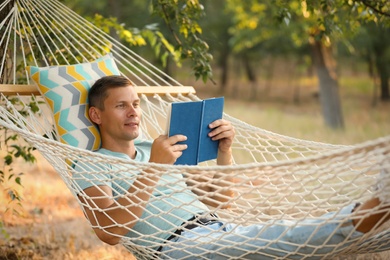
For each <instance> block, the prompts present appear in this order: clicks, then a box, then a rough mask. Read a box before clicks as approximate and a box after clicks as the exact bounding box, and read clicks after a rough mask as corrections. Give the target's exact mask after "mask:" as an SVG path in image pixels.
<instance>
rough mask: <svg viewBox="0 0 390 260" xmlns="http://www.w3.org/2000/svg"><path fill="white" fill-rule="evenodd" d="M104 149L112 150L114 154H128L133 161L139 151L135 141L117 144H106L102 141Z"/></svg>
mask: <svg viewBox="0 0 390 260" xmlns="http://www.w3.org/2000/svg"><path fill="white" fill-rule="evenodd" d="M102 143H103V144H102V148H104V149H106V150H110V151H112V152H117V153H124V154H127V155H128V156H129V157H130V158H131V159H134V158H135V156H136V154H137V151H136V149H135V146H134V141H128V142H127V143H125V142H122V143H117V142H104V141H103V140H102Z"/></svg>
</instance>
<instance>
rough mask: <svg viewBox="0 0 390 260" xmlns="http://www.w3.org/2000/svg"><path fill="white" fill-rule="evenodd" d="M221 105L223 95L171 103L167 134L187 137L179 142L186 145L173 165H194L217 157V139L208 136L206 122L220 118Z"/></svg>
mask: <svg viewBox="0 0 390 260" xmlns="http://www.w3.org/2000/svg"><path fill="white" fill-rule="evenodd" d="M223 105H224V98H223V97H219V98H210V99H205V100H201V101H190V102H174V103H172V104H171V112H170V116H169V115H168V118H169V121H168V136H173V135H176V134H182V135H185V136H187V140H186V141H185V142H183V143H185V144H187V149H186V150H184V151H183V154H182V156H180V157H179V158H178V159H177V161H176V163H175V164H182V165H183V164H185V165H197V164H198V163H200V162H203V161H208V160H213V159H216V158H217V155H218V144H219V142H218V141H213V140H211V138H210V137H209V136H208V133H209V132H210V131H211V130H212V129H210V128H209V124H210V123H212V122H214V121H215V120H217V119H221V118H222V115H223Z"/></svg>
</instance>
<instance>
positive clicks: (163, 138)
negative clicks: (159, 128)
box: [149, 135, 187, 164]
mask: <svg viewBox="0 0 390 260" xmlns="http://www.w3.org/2000/svg"><path fill="white" fill-rule="evenodd" d="M185 140H187V137H186V136H184V135H174V136H171V137H168V136H167V135H160V136H159V137H158V138H157V139H155V140H154V142H153V144H152V151H151V153H150V159H149V162H154V163H164V164H174V163H175V162H176V160H177V158H179V157H180V156H181V155H182V154H183V151H184V150H185V149H187V145H186V144H178V142H183V141H185Z"/></svg>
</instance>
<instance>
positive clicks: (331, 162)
mask: <svg viewBox="0 0 390 260" xmlns="http://www.w3.org/2000/svg"><path fill="white" fill-rule="evenodd" d="M11 2H12V3H13V2H14V3H15V4H14V6H13V7H12V8H11V10H10V12H9V13H7V14H5V15H4V20H3V21H2V22H1V23H0V26H1V27H0V32H1V35H2V36H1V40H0V51H1V52H2V54H4V55H3V58H2V64H1V66H0V75H1V78H0V79H1V80H2V82H1V84H15V85H20V84H24V83H27V84H30V85H31V84H32V83H31V82H30V79H29V76H28V73H27V72H25V71H23V72H19V71H18V70H17V68H18V65H20V64H21V65H22V66H23V67H27V66H29V65H35V66H49V65H64V64H65V65H70V64H75V63H82V62H87V61H91V60H95V59H96V58H99V57H101V56H103V55H104V54H105V53H108V52H111V53H113V55H114V58H115V61H116V63H117V64H118V67H119V68H120V71H121V72H122V73H123V74H124V75H126V76H127V77H129V79H131V81H132V82H133V84H134V85H135V86H150V87H153V86H173V87H178V88H180V87H182V84H180V83H179V82H177V81H176V80H175V79H173V78H171V77H170V76H168V75H166V74H165V73H163V72H161V71H160V70H159V69H158V68H156V67H155V66H153V65H152V64H150V63H149V62H147V61H146V60H145V59H144V58H142V57H140V56H138V55H137V54H135V53H134V52H133V51H131V50H130V49H129V48H127V47H126V46H124V45H123V44H121V43H119V42H118V41H117V40H115V39H114V38H112V37H111V36H109V35H107V34H105V33H104V32H102V31H101V30H99V29H97V28H96V27H94V26H93V25H92V24H91V23H90V22H88V21H86V20H85V19H83V18H81V17H79V16H78V15H77V14H75V13H74V12H72V11H71V10H70V9H68V8H67V7H65V6H63V5H62V4H61V3H59V2H57V1H54V0H48V1H47V0H18V1H10V0H6V1H5V2H4V3H3V4H0V13H4V10H5V8H6V7H7V6H8V4H9V3H11ZM10 60H12V62H10ZM1 86H2V85H0V88H1ZM3 86H4V85H3ZM19 98H20V100H22V101H23V102H25V103H24V104H21V105H15V104H12V102H11V100H10V97H7V96H6V94H5V93H4V94H3V93H2V94H1V100H0V102H1V106H0V126H2V127H5V128H7V129H9V130H12V131H14V132H16V133H17V134H19V135H20V136H21V137H23V138H24V139H25V140H26V141H27V142H29V143H30V144H32V145H33V146H34V147H35V148H37V149H38V151H40V152H41V153H42V155H43V156H44V157H45V159H46V160H47V161H48V162H49V163H50V164H51V165H52V166H53V167H54V169H55V170H56V171H57V172H58V174H59V175H60V177H61V178H62V180H63V181H64V182H65V183H66V185H67V187H68V188H69V190H70V191H71V192H72V194H73V195H74V197H75V198H76V199H77V200H78V202H79V204H80V206H81V208H82V209H83V210H85V209H86V208H88V209H89V210H90V211H92V212H94V215H92V218H90V219H89V221H90V222H91V227H92V228H95V229H101V230H105V232H109V228H111V227H116V226H120V227H125V224H123V223H122V224H120V223H115V221H114V220H113V219H111V222H112V223H111V224H108V225H106V226H103V225H101V223H98V221H97V216H98V215H99V214H104V215H105V216H107V218H109V219H110V216H109V212H108V211H106V210H102V209H100V208H99V207H98V206H97V205H96V204H94V202H93V200H91V198H89V197H88V196H87V194H86V193H85V192H84V191H83V190H82V189H81V188H80V185H79V183H80V180H84V181H91V180H93V181H97V180H98V179H99V180H100V181H103V182H110V181H111V179H109V178H108V177H107V176H108V175H112V176H115V179H118V180H120V181H122V182H125V183H127V184H128V185H131V184H132V183H133V182H134V181H135V180H136V176H134V175H129V174H125V173H128V172H134V171H136V172H137V173H139V174H142V175H144V176H145V178H149V180H150V181H152V180H153V178H152V176H153V175H154V174H161V175H164V176H166V178H169V179H170V181H171V182H173V183H181V182H182V181H183V178H185V180H189V181H191V180H192V182H193V183H194V184H193V186H192V188H193V189H197V188H201V185H204V183H202V182H197V181H196V178H197V177H199V176H202V177H203V178H204V179H205V180H206V183H208V184H210V185H214V186H215V188H216V191H214V192H213V193H205V194H202V195H199V199H200V200H202V199H206V198H210V197H212V196H213V195H216V194H217V193H219V192H221V191H226V189H229V190H231V191H233V192H234V193H235V196H234V197H233V198H229V201H228V204H229V207H228V208H224V207H223V206H224V205H222V204H220V205H218V204H217V205H218V206H216V207H209V208H207V210H205V211H204V212H203V213H202V216H208V217H210V216H212V215H213V214H216V215H218V218H219V219H221V220H223V221H225V222H229V223H233V224H237V225H243V226H245V225H249V224H261V225H263V226H264V227H270V228H271V227H275V226H279V227H283V228H285V230H286V231H285V232H284V233H282V235H281V236H283V235H286V234H288V232H289V230H290V229H291V228H293V227H296V226H300V225H306V226H309V227H311V228H312V229H313V230H320V229H321V228H322V227H323V226H324V225H327V224H331V223H333V224H334V225H335V226H341V225H342V224H343V223H345V221H346V219H347V218H348V219H356V218H357V217H358V216H357V215H356V214H354V213H352V214H349V212H348V213H347V212H344V211H343V209H344V208H345V207H349V205H352V204H353V203H355V202H361V201H365V200H368V199H370V198H374V197H378V196H379V195H383V191H381V190H373V189H372V186H373V185H374V184H375V183H376V182H377V176H378V173H379V172H380V171H381V170H382V169H388V168H390V136H386V137H382V138H378V139H376V140H370V141H367V142H364V143H361V144H357V145H333V144H327V143H320V142H313V141H309V140H301V139H296V138H292V137H289V136H284V135H280V134H277V133H273V132H270V131H267V130H264V129H261V128H258V127H255V126H252V125H249V124H247V123H245V122H242V121H240V120H239V119H237V118H234V117H232V116H229V115H227V114H224V118H225V119H227V120H229V121H231V122H232V124H233V125H234V127H235V130H236V137H235V142H234V144H233V146H232V149H233V157H234V158H233V160H234V163H233V165H232V166H217V165H216V162H215V161H209V162H205V163H201V164H200V165H198V166H172V165H160V164H153V163H142V162H137V161H132V160H125V159H123V158H117V157H112V156H109V155H104V154H99V153H94V152H91V151H87V150H84V149H80V148H77V147H73V146H70V145H66V144H63V143H60V142H58V141H57V140H58V136H57V134H56V133H55V131H53V124H54V123H53V120H52V118H53V116H52V112H51V111H50V109H49V107H48V106H46V105H45V104H41V103H38V104H37V105H39V107H40V109H41V110H40V111H39V112H38V113H33V112H32V111H31V109H30V108H29V106H28V103H29V102H30V97H25V96H19ZM33 98H34V99H35V100H36V102H41V101H43V99H42V97H41V96H34V97H33ZM140 98H141V100H142V110H143V117H142V121H141V132H142V136H141V139H140V140H139V142H141V143H142V142H144V141H145V140H147V141H151V140H153V139H154V138H156V137H157V136H158V135H159V134H163V133H164V132H165V129H166V125H165V122H166V118H167V112H168V106H169V103H171V102H175V101H188V100H199V98H198V97H197V96H196V94H188V93H182V94H177V93H175V94H170V93H168V92H167V93H163V94H154V95H146V94H144V93H140ZM21 109H22V110H23V113H21V112H20V110H21ZM26 113H27V116H26V115H25V114H26ZM74 165H77V167H78V170H77V171H76V170H75V168H74ZM151 172H152V173H151ZM214 175H218V176H219V178H218V181H217V182H216V180H215V179H214V178H212V177H213V176H214ZM228 177H233V179H234V182H230V181H227V180H228ZM382 181H383V183H385V184H387V186H389V185H390V178H388V177H385V178H384V179H383V180H382ZM159 185H161V186H162V188H165V189H169V187H164V183H159ZM226 186H227V187H226ZM95 187H96V188H98V189H99V186H95ZM186 189H188V188H187V187H182V189H177V190H175V192H173V193H169V195H164V194H163V193H161V194H158V196H152V198H151V202H152V203H155V204H156V203H159V201H161V200H165V201H169V203H168V204H169V206H170V210H168V211H166V212H163V213H161V215H155V211H154V210H153V209H150V211H148V210H147V212H146V213H147V214H148V216H147V217H146V219H144V220H143V221H147V220H150V221H152V220H153V219H155V218H161V219H164V218H165V217H166V216H171V217H175V216H176V215H175V214H176V211H175V210H176V209H178V208H177V207H178V206H176V205H178V204H181V205H182V204H183V203H185V204H186V205H190V204H191V203H194V201H190V202H188V201H187V202H183V201H181V199H180V196H179V195H180V194H182V193H185V192H186ZM122 192H123V193H113V195H108V194H105V195H104V194H103V195H102V196H103V197H110V198H111V199H113V200H114V201H116V200H117V199H119V198H123V199H125V198H127V197H126V192H127V191H126V190H123V191H122ZM138 192H142V190H141V189H140V190H139V191H138ZM102 193H104V192H103V191H102ZM154 195H156V194H154ZM385 195H386V196H390V194H385ZM382 206H386V205H385V204H383V205H382ZM112 209H113V208H111V209H110V210H112ZM114 209H122V210H123V211H126V212H128V213H130V211H128V209H126V208H125V207H123V206H121V205H120V204H119V203H117V204H116V205H115V206H114ZM179 209H180V208H179ZM376 210H378V209H376ZM329 212H334V215H332V217H327V218H324V217H321V216H322V215H323V214H329ZM374 213H377V211H375V210H367V211H366V214H367V215H370V214H374ZM186 220H187V219H183V220H181V221H182V222H184V221H186ZM307 220H313V222H308V221H307ZM316 221H321V224H318V223H317V222H316ZM126 224H130V223H126ZM153 230H154V231H153V232H150V233H140V232H138V231H137V230H130V229H129V232H134V233H135V234H133V235H134V236H119V237H120V238H121V243H122V244H123V245H124V246H125V247H126V248H128V249H129V250H130V251H131V252H132V253H133V254H134V255H136V256H137V257H138V258H139V259H150V258H154V257H156V254H157V253H158V252H157V251H156V248H159V247H160V246H162V245H165V244H174V242H170V241H168V242H167V241H165V239H162V237H164V235H165V234H166V233H169V234H170V235H171V234H174V232H175V231H176V229H175V228H172V229H169V230H162V229H159V227H158V226H155V227H153ZM265 230H266V229H265ZM389 231H390V230H389V229H388V227H387V226H383V227H381V229H379V230H375V232H370V233H367V234H364V235H362V236H360V237H353V236H352V234H348V235H347V236H348V237H349V239H347V240H345V241H344V242H342V243H340V244H339V245H337V246H335V247H334V249H333V250H330V251H323V250H324V249H325V248H327V247H328V246H329V245H327V244H326V243H327V242H330V241H331V236H332V235H334V233H331V234H330V237H329V238H327V239H324V241H323V244H319V245H316V246H313V245H311V244H310V243H309V241H304V242H302V243H301V244H292V243H290V246H294V247H295V248H296V249H295V250H293V251H285V249H283V247H281V248H275V247H274V246H273V245H274V244H275V243H277V242H278V240H279V239H281V236H278V237H275V238H273V239H270V240H268V241H264V243H263V246H262V247H259V248H255V249H252V250H248V251H246V250H244V249H243V250H242V254H241V256H240V259H250V257H251V254H252V253H255V252H261V253H262V254H263V256H264V257H269V258H272V259H275V258H277V257H278V256H280V255H283V256H284V258H290V257H297V256H299V257H298V258H301V259H305V258H307V259H310V258H314V257H316V258H324V259H329V258H334V257H340V256H344V255H353V254H364V253H374V252H381V251H384V250H388V248H389V246H390V239H389V238H390V232H389ZM189 232H192V230H190V231H189ZM213 234H215V232H214V231H210V235H209V236H205V237H202V238H201V239H199V241H196V242H197V243H198V244H208V245H213V246H214V245H215V246H219V247H220V248H221V249H220V250H218V251H217V252H214V253H216V254H217V255H218V256H219V257H224V258H229V257H230V256H231V254H230V253H229V252H230V251H229V250H231V249H232V246H231V242H230V243H228V241H229V235H232V234H236V233H235V231H234V230H232V231H231V232H226V235H222V236H219V237H218V238H217V239H216V238H214V237H213ZM112 235H115V236H118V235H117V234H112ZM258 235H261V232H260V234H258ZM178 236H180V235H178ZM237 236H239V235H237ZM256 238H257V237H251V238H248V237H239V239H240V241H241V242H239V244H238V246H236V247H238V248H241V245H243V244H250V243H251V242H252V241H254V240H255V239H256ZM309 239H310V238H309ZM240 243H241V244H240ZM224 244H226V245H230V246H226V247H224V246H223V245H224ZM180 247H181V249H182V250H183V251H184V252H185V251H187V250H191V247H192V245H191V244H181V245H180ZM208 253H209V252H207V250H206V251H205V252H200V253H199V254H198V255H196V256H194V257H196V258H197V259H208V257H207V256H208ZM247 257H248V258H247Z"/></svg>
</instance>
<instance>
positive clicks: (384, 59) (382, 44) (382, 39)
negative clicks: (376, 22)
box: [373, 27, 390, 101]
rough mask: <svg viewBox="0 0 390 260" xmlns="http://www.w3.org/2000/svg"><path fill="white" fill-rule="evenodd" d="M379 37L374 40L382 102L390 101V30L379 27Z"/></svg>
mask: <svg viewBox="0 0 390 260" xmlns="http://www.w3.org/2000/svg"><path fill="white" fill-rule="evenodd" d="M376 32H377V35H376V38H375V39H374V44H373V45H374V46H373V51H374V55H375V67H376V69H377V72H378V76H379V79H380V90H381V92H380V93H381V94H380V99H381V100H382V101H390V93H389V78H390V75H389V74H390V65H389V58H388V57H389V56H388V54H387V52H388V48H389V47H388V46H389V45H388V44H389V43H390V41H389V39H390V37H388V36H387V33H389V32H390V30H388V29H386V28H381V27H378V29H377V30H376Z"/></svg>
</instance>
